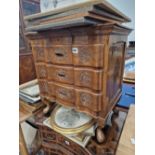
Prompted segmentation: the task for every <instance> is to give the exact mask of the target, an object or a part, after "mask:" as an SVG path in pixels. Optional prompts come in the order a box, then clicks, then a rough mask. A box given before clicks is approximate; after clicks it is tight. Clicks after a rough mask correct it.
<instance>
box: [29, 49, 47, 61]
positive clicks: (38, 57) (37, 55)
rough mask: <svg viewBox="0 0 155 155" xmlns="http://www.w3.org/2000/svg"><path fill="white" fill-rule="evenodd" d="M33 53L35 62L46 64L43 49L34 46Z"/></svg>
mask: <svg viewBox="0 0 155 155" xmlns="http://www.w3.org/2000/svg"><path fill="white" fill-rule="evenodd" d="M32 52H33V56H34V60H35V62H44V61H45V52H44V48H43V47H39V46H34V47H33V46H32Z"/></svg>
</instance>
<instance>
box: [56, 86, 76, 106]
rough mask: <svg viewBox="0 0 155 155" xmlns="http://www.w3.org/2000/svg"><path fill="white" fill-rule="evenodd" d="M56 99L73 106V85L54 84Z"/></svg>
mask: <svg viewBox="0 0 155 155" xmlns="http://www.w3.org/2000/svg"><path fill="white" fill-rule="evenodd" d="M55 94H56V101H57V102H59V103H62V104H64V105H68V106H73V105H74V102H75V91H74V88H73V87H69V86H63V85H60V84H55Z"/></svg>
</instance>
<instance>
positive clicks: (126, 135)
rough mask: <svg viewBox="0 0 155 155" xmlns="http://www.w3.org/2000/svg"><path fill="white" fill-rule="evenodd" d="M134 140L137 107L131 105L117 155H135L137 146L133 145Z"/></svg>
mask: <svg viewBox="0 0 155 155" xmlns="http://www.w3.org/2000/svg"><path fill="white" fill-rule="evenodd" d="M132 139H133V140H134V139H135V106H134V105H131V106H130V109H129V112H128V116H127V119H126V122H125V125H124V129H123V132H122V135H121V138H120V141H119V144H118V148H117V152H116V155H134V154H135V144H132Z"/></svg>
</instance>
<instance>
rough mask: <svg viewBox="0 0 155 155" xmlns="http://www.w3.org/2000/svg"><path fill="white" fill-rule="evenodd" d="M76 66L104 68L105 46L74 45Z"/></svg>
mask: <svg viewBox="0 0 155 155" xmlns="http://www.w3.org/2000/svg"><path fill="white" fill-rule="evenodd" d="M72 52H73V62H74V65H75V66H88V67H103V53H104V46H103V45H73V46H72Z"/></svg>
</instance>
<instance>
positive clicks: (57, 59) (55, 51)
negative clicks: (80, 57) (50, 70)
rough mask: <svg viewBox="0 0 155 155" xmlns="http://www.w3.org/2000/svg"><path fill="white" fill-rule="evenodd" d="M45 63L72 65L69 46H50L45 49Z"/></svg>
mask: <svg viewBox="0 0 155 155" xmlns="http://www.w3.org/2000/svg"><path fill="white" fill-rule="evenodd" d="M45 52H46V55H47V56H46V58H47V60H46V61H47V62H49V63H53V64H67V65H70V64H72V63H73V60H72V51H71V46H62V45H61V46H52V47H46V51H45Z"/></svg>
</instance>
